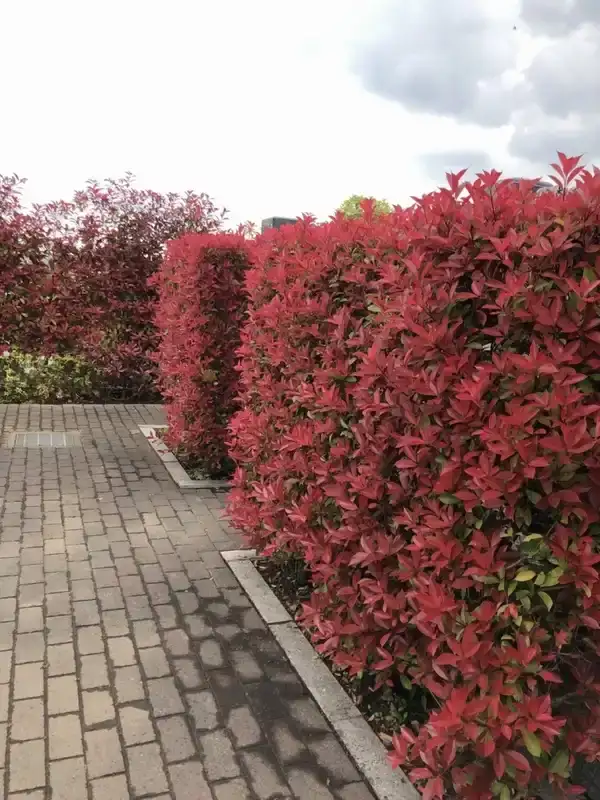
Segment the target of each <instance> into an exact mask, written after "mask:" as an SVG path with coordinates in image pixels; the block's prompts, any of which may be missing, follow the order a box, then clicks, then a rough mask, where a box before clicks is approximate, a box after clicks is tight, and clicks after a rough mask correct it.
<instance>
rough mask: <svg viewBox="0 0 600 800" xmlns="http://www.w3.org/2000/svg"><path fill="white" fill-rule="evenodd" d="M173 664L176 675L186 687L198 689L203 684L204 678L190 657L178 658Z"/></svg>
mask: <svg viewBox="0 0 600 800" xmlns="http://www.w3.org/2000/svg"><path fill="white" fill-rule="evenodd" d="M174 664H175V672H176V673H177V677H178V678H179V680H180V681H181V683H182V684H183V685H184V687H185V688H186V689H200V688H201V687H202V686H204V685H205V681H204V678H203V677H202V675H201V674H200V671H199V669H198V668H197V666H196V664H195V663H194V661H193V660H192V659H191V658H178V659H176V660H175V662H174Z"/></svg>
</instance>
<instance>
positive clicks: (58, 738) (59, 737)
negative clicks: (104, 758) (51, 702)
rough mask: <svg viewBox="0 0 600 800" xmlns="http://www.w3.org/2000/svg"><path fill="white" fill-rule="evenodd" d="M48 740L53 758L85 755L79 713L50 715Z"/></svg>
mask: <svg viewBox="0 0 600 800" xmlns="http://www.w3.org/2000/svg"><path fill="white" fill-rule="evenodd" d="M48 741H49V747H50V758H51V759H55V758H70V757H71V756H79V755H83V742H82V740H81V722H80V720H79V715H78V714H64V715H63V716H61V717H50V719H49V721H48Z"/></svg>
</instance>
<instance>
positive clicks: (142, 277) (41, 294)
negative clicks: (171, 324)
mask: <svg viewBox="0 0 600 800" xmlns="http://www.w3.org/2000/svg"><path fill="white" fill-rule="evenodd" d="M22 183H23V182H22V181H19V180H18V179H17V178H11V179H6V178H4V179H2V178H0V292H1V293H2V296H3V302H2V304H0V347H1V346H11V347H16V348H19V349H21V350H22V351H24V352H29V353H40V354H44V355H50V354H60V355H65V354H71V355H77V356H82V357H84V358H85V359H86V360H87V361H89V362H91V363H93V364H94V367H95V368H96V369H97V370H98V372H99V373H100V374H101V375H102V384H103V389H102V399H104V400H111V399H117V398H119V399H129V400H135V399H140V398H141V399H145V398H147V397H150V396H152V394H153V393H154V371H153V370H154V365H153V362H152V359H151V353H152V352H153V351H154V349H155V347H156V338H155V331H154V328H153V325H152V316H153V307H154V302H155V293H154V290H153V289H152V288H150V287H149V286H148V278H149V277H150V276H151V275H152V274H153V273H154V272H156V270H157V269H158V267H159V266H160V263H161V261H162V259H163V256H164V244H165V242H166V241H167V240H169V239H172V238H174V237H177V236H181V235H182V234H185V233H187V232H191V231H204V232H206V231H215V230H217V229H218V228H219V227H220V224H221V219H222V214H220V213H219V212H218V211H217V209H216V208H215V206H214V205H213V203H212V202H211V200H210V199H209V198H208V197H207V196H206V195H197V194H194V193H192V192H188V193H187V194H185V195H183V196H181V195H177V194H166V195H163V194H159V193H157V192H152V191H147V190H140V189H137V188H135V186H134V184H133V178H132V176H130V175H128V176H126V177H125V178H123V179H120V180H110V181H106V182H105V183H97V182H90V183H89V184H88V185H87V187H86V188H85V190H83V191H80V192H77V193H76V194H75V196H74V198H73V201H72V202H71V203H65V202H59V203H50V204H47V205H43V206H36V207H34V208H33V209H31V210H30V211H27V210H25V209H24V208H23V207H22V204H21V201H20V188H21V186H22Z"/></svg>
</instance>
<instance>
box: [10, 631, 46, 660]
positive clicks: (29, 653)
mask: <svg viewBox="0 0 600 800" xmlns="http://www.w3.org/2000/svg"><path fill="white" fill-rule="evenodd" d="M45 647H46V645H45V641H44V634H43V633H41V632H37V633H19V634H17V638H16V646H15V660H16V662H17V664H25V663H27V662H29V661H42V660H43V658H44V651H45Z"/></svg>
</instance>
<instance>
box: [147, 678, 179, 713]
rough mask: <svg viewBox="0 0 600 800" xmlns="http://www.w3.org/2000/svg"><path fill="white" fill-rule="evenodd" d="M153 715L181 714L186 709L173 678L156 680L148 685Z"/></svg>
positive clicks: (150, 681)
mask: <svg viewBox="0 0 600 800" xmlns="http://www.w3.org/2000/svg"><path fill="white" fill-rule="evenodd" d="M147 687H148V694H149V695H150V704H151V706H152V713H153V714H154V716H155V717H167V716H169V715H170V714H180V713H181V712H182V711H183V710H184V708H183V703H182V702H181V697H180V696H179V692H178V691H177V687H176V685H175V681H174V680H173V678H156V679H154V680H149V681H148V683H147Z"/></svg>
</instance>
